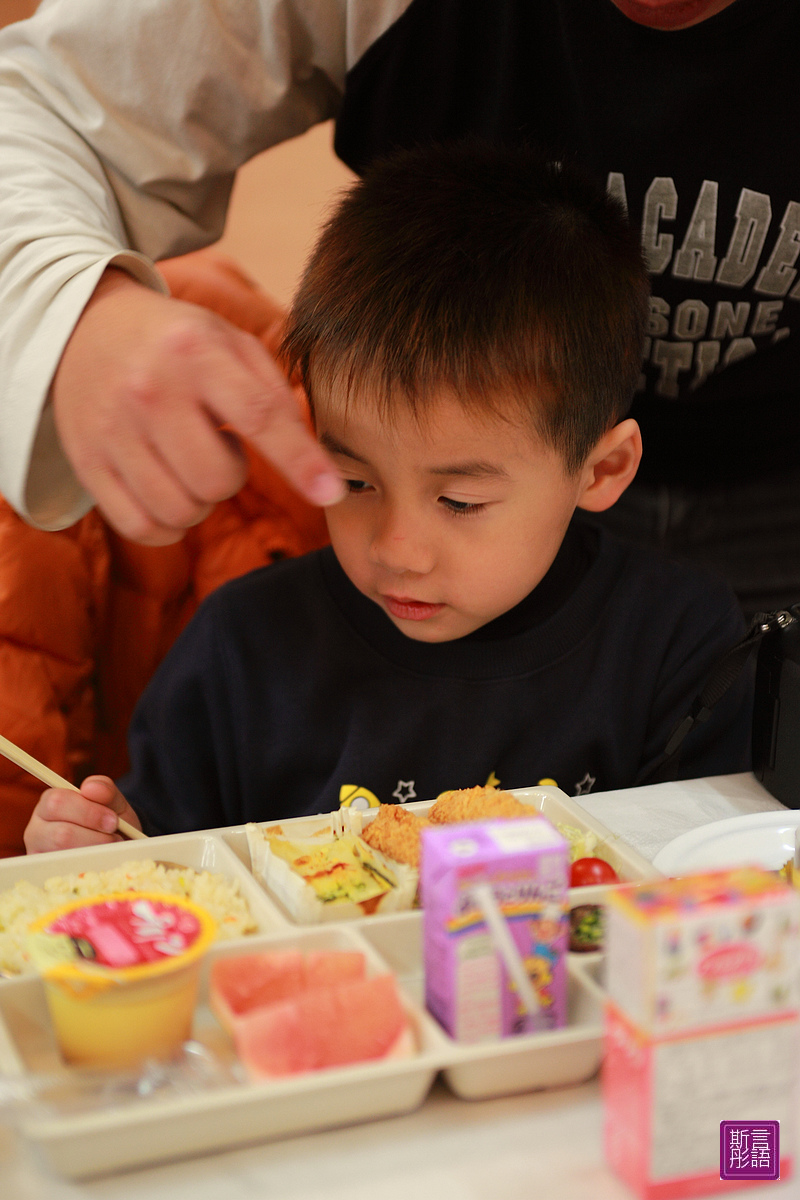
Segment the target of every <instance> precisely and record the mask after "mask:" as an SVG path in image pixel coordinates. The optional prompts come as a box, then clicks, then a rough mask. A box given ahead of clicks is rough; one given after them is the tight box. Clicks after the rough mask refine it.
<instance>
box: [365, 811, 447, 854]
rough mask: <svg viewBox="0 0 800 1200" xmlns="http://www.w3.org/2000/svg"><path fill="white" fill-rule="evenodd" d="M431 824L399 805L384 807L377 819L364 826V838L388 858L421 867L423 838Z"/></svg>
mask: <svg viewBox="0 0 800 1200" xmlns="http://www.w3.org/2000/svg"><path fill="white" fill-rule="evenodd" d="M429 824H430V821H428V820H426V819H425V818H424V817H418V816H417V815H416V813H413V812H409V811H408V809H406V808H401V807H400V806H399V805H397V804H382V805H381V806H380V808H379V809H378V813H377V816H376V817H375V819H374V820H372V821H370V822H369V824H365V825H364V829H363V831H362V834H361V837H362V839H363V841H365V842H366V843H367V845H368V846H371V847H372V849H373V850H379V851H380V852H381V854H385V855H386V857H387V858H393V859H394V860H395V862H402V863H408V865H409V866H411V867H419V848H420V839H419V835H420V831H421V830H422V829H424V828H425V826H426V825H429Z"/></svg>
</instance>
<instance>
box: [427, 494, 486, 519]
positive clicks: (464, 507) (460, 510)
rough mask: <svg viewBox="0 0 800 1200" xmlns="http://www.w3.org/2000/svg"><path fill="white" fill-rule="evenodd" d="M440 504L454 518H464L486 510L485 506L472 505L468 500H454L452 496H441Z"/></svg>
mask: <svg viewBox="0 0 800 1200" xmlns="http://www.w3.org/2000/svg"><path fill="white" fill-rule="evenodd" d="M439 502H440V504H443V505H444V507H445V508H446V509H448V510H449V511H450V512H451V513H452V514H453V515H454V516H459V517H460V516H462V515H466V514H471V513H477V512H480V511H481V509H483V508H485V507H486V505H485V504H471V503H470V502H469V501H468V500H453V499H452V497H451V496H440V497H439Z"/></svg>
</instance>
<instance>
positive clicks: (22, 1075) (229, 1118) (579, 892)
mask: <svg viewBox="0 0 800 1200" xmlns="http://www.w3.org/2000/svg"><path fill="white" fill-rule="evenodd" d="M514 794H515V795H516V796H518V797H519V798H520V799H521V800H523V801H525V802H526V803H529V804H531V806H532V807H533V809H535V810H536V811H538V812H541V813H542V814H543V815H544V816H546V817H547V818H548V819H549V820H551V821H553V822H554V823H555V824H565V825H571V826H575V827H577V828H580V829H582V830H585V831H588V832H591V833H593V834H594V835H596V837H597V839H598V849H599V850H600V851H601V853H602V855H603V857H605V858H607V860H608V861H609V862H610V863H611V864H612V866H614V867H615V869H616V870H617V872H618V873H619V875H620V877H621V878H623V879H626V880H630V881H634V880H638V879H645V878H654V877H659V874H660V873H659V872H657V871H656V870H655V869H654V868H653V867H652V864H650V863H649V862H648V861H647V860H646V859H644V858H642V857H641V855H639V854H638V853H637V852H636V851H635V850H634V849H633V848H632V847H630V846H628V845H626V843H625V842H624V841H622V839H620V838H618V837H617V836H616V835H615V834H613V833H612V832H611V831H610V830H608V829H607V828H606V827H605V826H604V825H602V824H601V823H600V822H598V821H597V820H596V819H595V818H593V817H591V816H590V815H589V814H588V813H586V812H585V811H584V810H583V809H582V808H581V807H580V806H579V805H577V804H576V803H575V802H574V801H572V800H570V799H569V797H567V796H565V795H564V793H562V792H560V791H559V790H558V789H557V788H554V787H536V788H525V789H519V790H517V791H516V792H515V793H514ZM430 803H431V802H419V803H416V804H413V805H409V806H408V807H409V808H411V809H413V810H414V811H417V812H421V813H424V812H425V811H426V810H427V809H428V808H429V807H430ZM364 816H365V819H366V820H369V819H370V814H369V813H365V814H364ZM326 819H327V820H330V818H329V817H328V818H325V817H324V816H323V817H309V818H295V819H293V820H286V821H281V822H279V824H281V825H282V826H283V828H284V829H285V830H286V831H287V833H288V832H289V831H291V834H292V835H293V836H303V835H304V834H306V833H308V832H310V831H313V829H314V828H315V827H317V828H318V827H319V826H320V822H322V823H324V822H325V820H326ZM131 859H135V860H142V859H155V860H161V861H166V862H169V863H180V864H182V865H184V866H187V867H192V868H194V869H195V870H208V871H210V872H213V873H220V874H222V875H224V876H225V877H226V878H227V879H229V880H235V881H236V882H237V883H238V885H239V888H240V891H241V893H242V895H243V896H244V897H245V898H246V900H247V903H248V906H249V908H250V912H251V914H252V916H253V918H254V920H255V922H256V923H257V926H258V931H257V932H256V933H254V934H250V935H248V936H247V937H244V938H243V937H238V938H235V939H233V940H231V941H226V942H218V943H217V944H216V946H215V947H214V949H213V950H212V952H211V958H212V960H213V958H214V957H219V956H226V955H231V954H237V953H245V952H249V951H250V950H253V949H257V948H261V947H267V946H269V947H271V948H285V947H287V946H292V947H295V946H298V947H301V948H308V949H317V948H339V947H341V948H345V947H347V948H353V947H357V948H359V949H362V950H364V952H365V953H366V954H367V957H368V963H369V970H370V972H371V973H372V972H375V971H382V970H385V969H387V968H388V969H390V970H392V971H393V972H394V973H395V975H396V976H397V978H398V982H399V984H400V986H401V990H402V993H403V996H404V1003H405V1004H406V1007H407V1011H408V1012H409V1015H410V1018H411V1021H412V1025H413V1027H414V1029H415V1031H416V1037H417V1043H418V1052H417V1054H416V1055H415V1056H414V1057H413V1058H407V1059H395V1060H391V1061H388V1060H387V1061H382V1062H375V1063H368V1064H358V1065H354V1066H350V1067H344V1068H337V1069H332V1070H326V1071H319V1072H312V1073H309V1074H304V1075H299V1076H294V1077H291V1078H289V1079H286V1080H280V1081H271V1082H262V1083H248V1082H239V1081H237V1082H235V1084H230V1083H225V1084H224V1085H221V1086H215V1087H214V1088H213V1089H212V1090H209V1091H203V1092H198V1093H193V1094H188V1095H169V1096H157V1097H151V1098H149V1099H147V1100H138V1099H137V1100H136V1101H135V1103H126V1104H121V1105H117V1106H114V1105H111V1106H108V1107H104V1108H102V1109H100V1110H92V1111H82V1112H67V1111H63V1110H60V1109H59V1110H58V1111H43V1110H42V1109H31V1110H30V1111H27V1110H26V1112H25V1113H24V1114H22V1115H18V1120H17V1128H18V1130H19V1132H20V1134H21V1136H22V1137H23V1138H25V1139H26V1140H27V1141H29V1142H30V1143H31V1144H33V1145H34V1146H35V1147H36V1148H37V1149H38V1151H39V1152H40V1154H41V1155H42V1156H43V1157H44V1159H45V1161H46V1162H47V1164H48V1165H49V1167H50V1169H51V1170H53V1171H54V1172H55V1173H57V1174H60V1175H63V1176H66V1177H68V1178H82V1177H88V1176H92V1175H98V1174H102V1173H104V1172H108V1171H113V1170H118V1169H121V1168H125V1167H130V1166H133V1165H144V1164H146V1163H151V1162H158V1161H163V1160H165V1159H169V1158H177V1157H185V1156H187V1155H192V1154H195V1153H202V1152H205V1151H208V1150H214V1149H222V1148H224V1147H231V1146H236V1145H241V1144H244V1143H247V1142H250V1141H264V1140H268V1139H273V1138H280V1137H285V1136H289V1135H292V1134H299V1133H305V1132H310V1131H312V1130H317V1129H321V1128H326V1127H333V1126H337V1125H344V1124H351V1123H355V1122H361V1121H367V1120H371V1119H376V1118H382V1117H387V1116H391V1115H396V1114H400V1113H404V1112H408V1111H411V1110H412V1109H413V1108H415V1107H416V1106H418V1105H419V1104H421V1103H422V1102H423V1101H424V1099H425V1096H426V1095H427V1093H428V1091H429V1089H430V1087H431V1085H432V1083H433V1080H434V1078H435V1076H436V1075H437V1073H439V1072H441V1073H442V1074H443V1077H444V1079H445V1081H446V1083H447V1085H448V1086H449V1087H450V1089H451V1090H452V1091H453V1092H454V1093H455V1094H456V1095H457V1096H459V1097H463V1098H465V1099H482V1098H487V1097H493V1096H500V1095H509V1094H513V1093H516V1092H524V1091H529V1090H534V1089H538V1088H548V1087H555V1086H561V1085H564V1084H570V1083H578V1082H581V1081H583V1080H586V1079H588V1078H591V1076H592V1075H593V1074H594V1073H595V1072H596V1070H597V1069H598V1066H599V1064H600V1061H601V1057H602V1008H603V997H604V993H603V991H602V987H601V986H600V983H599V979H600V972H601V969H602V959H601V956H600V955H598V954H591V955H583V956H579V955H574V954H571V955H570V956H569V960H568V970H569V1004H568V1013H569V1019H568V1025H567V1026H566V1028H564V1029H561V1030H555V1031H551V1032H547V1033H540V1034H529V1035H523V1036H520V1037H516V1038H508V1039H505V1040H502V1041H497V1042H487V1043H480V1044H476V1045H464V1044H459V1043H457V1042H455V1041H453V1040H452V1039H451V1038H449V1037H448V1036H447V1035H446V1034H445V1033H444V1031H443V1030H442V1029H441V1028H440V1026H439V1025H438V1024H437V1023H436V1022H435V1021H434V1020H433V1018H432V1017H431V1016H430V1015H429V1014H428V1013H427V1012H426V1010H425V1008H424V980H423V971H422V919H423V918H422V914H421V912H419V911H413V912H403V913H394V914H385V915H382V914H380V913H377V914H374V915H372V916H369V917H364V918H362V919H360V920H358V921H355V922H347V923H345V922H341V923H326V924H321V925H311V926H309V925H304V926H300V925H297V924H296V923H294V922H293V921H292V920H291V919H290V918H289V916H288V914H287V912H286V911H285V909H283V908H282V906H281V905H280V903H279V902H278V901H277V900H276V899H275V898H273V897H270V896H269V894H268V892H267V891H266V890H265V889H264V888H263V887H262V886H261V885H260V884H259V883H258V882H257V881H256V879H255V878H254V877H253V875H252V874H251V871H250V860H249V853H248V849H247V839H246V835H245V832H244V826H235V827H230V828H226V829H218V830H210V831H205V832H202V833H195V834H176V835H172V836H166V837H159V838H152V839H148V840H142V841H136V842H124V843H115V844H113V845H106V846H96V847H91V848H87V849H82V850H74V851H61V852H58V853H51V854H43V855H37V856H34V857H31V858H24V857H22V858H15V859H6V860H0V890H4V889H6V888H8V887H10V886H12V885H13V884H14V883H15V882H16V881H17V880H23V879H24V880H28V881H30V882H32V883H34V884H38V885H41V884H42V883H43V882H44V881H45V880H46V879H49V878H52V877H53V876H64V875H70V874H74V873H78V872H81V871H95V870H97V871H101V870H108V869H111V868H113V867H117V866H119V865H120V864H121V863H123V862H125V861H126V860H131ZM605 891H606V886H605V885H598V886H595V887H584V888H576V889H572V892H571V902H572V904H577V903H581V902H591V901H594V900H600V899H602V896H603V894H604V892H605ZM203 987H204V988H205V984H204V985H203ZM195 1036H196V1037H197V1038H198V1039H199V1040H200V1041H201V1042H206V1044H213V1046H214V1047H215V1048H216V1049H219V1042H220V1038H222V1039H223V1042H224V1041H225V1039H226V1037H227V1035H225V1034H224V1033H223V1032H222V1031H221V1029H220V1028H219V1026H218V1025H217V1022H216V1020H215V1019H214V1018H213V1016H212V1015H211V1013H210V1010H209V1009H208V1006H207V1002H206V999H205V993H203V994H202V996H201V1001H200V1004H199V1006H198V1010H197V1016H196V1026H195ZM229 1053H230V1054H231V1056H232V1053H233V1052H232V1050H230V1049H229ZM42 1071H45V1072H53V1073H54V1074H56V1075H57V1074H58V1072H59V1071H61V1072H62V1074H63V1076H64V1078H65V1079H69V1078H70V1076H69V1073H68V1071H67V1069H66V1068H64V1067H63V1065H61V1063H60V1058H59V1056H58V1052H57V1050H56V1047H55V1043H54V1040H53V1036H52V1032H51V1030H50V1023H49V1018H48V1015H47V1010H46V1006H45V1002H44V993H43V988H42V986H41V984H40V982H39V980H38V979H37V978H35V977H32V976H27V977H17V978H9V979H5V980H3V981H0V1074H6V1075H7V1076H10V1077H13V1076H17V1077H18V1078H19V1079H21V1080H23V1081H25V1080H28V1079H31V1078H32V1076H33V1075H35V1074H37V1073H40V1072H42ZM66 1086H67V1087H68V1086H69V1085H66Z"/></svg>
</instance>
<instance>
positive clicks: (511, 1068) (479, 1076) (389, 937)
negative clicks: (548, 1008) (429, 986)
mask: <svg viewBox="0 0 800 1200" xmlns="http://www.w3.org/2000/svg"><path fill="white" fill-rule="evenodd" d="M359 932H360V933H361V935H362V936H363V937H364V938H365V939H366V940H367V941H368V942H369V943H370V944H371V945H372V946H373V947H374V948H375V950H376V951H377V952H378V953H379V954H380V955H381V957H382V958H383V960H384V961H385V962H386V963H387V964H388V966H389V967H391V969H392V970H393V971H394V972H395V974H396V975H397V976H398V978H399V979H400V980H401V981H402V983H403V987H404V989H405V991H406V992H407V993H408V994H409V995H410V996H412V997H413V998H414V999H415V1000H416V1001H417V1002H418V1003H419V1004H420V1005H423V1004H424V1003H425V980H424V977H423V970H422V913H419V912H416V913H407V914H404V915H402V916H397V917H394V918H389V917H384V918H378V919H376V920H375V921H374V922H373V921H366V922H364V923H363V924H362V925H360V926H359ZM600 957H601V956H600V955H592V956H591V959H590V960H589V959H587V960H583V959H582V957H581V956H578V955H574V954H571V955H570V956H569V958H568V962H567V970H568V984H567V988H568V991H567V1012H568V1019H567V1020H568V1023H567V1025H566V1026H565V1028H563V1029H555V1030H551V1031H549V1032H547V1033H531V1034H523V1035H521V1036H519V1037H509V1038H503V1039H502V1040H500V1041H492V1042H480V1043H477V1044H475V1045H464V1044H462V1043H459V1042H455V1041H453V1040H452V1038H450V1037H448V1035H447V1034H446V1033H445V1032H444V1031H443V1030H442V1029H441V1028H440V1027H439V1026H438V1025H437V1029H438V1030H439V1033H440V1036H441V1037H443V1038H444V1039H445V1042H446V1047H447V1049H446V1062H445V1064H444V1068H443V1073H444V1078H445V1081H446V1083H447V1085H448V1087H449V1088H450V1090H451V1091H453V1092H455V1094H456V1095H457V1096H460V1097H461V1098H462V1099H463V1100H487V1099H490V1098H492V1097H495V1096H510V1095H513V1094H515V1093H518V1092H532V1091H536V1090H537V1089H540V1088H550V1087H560V1086H562V1085H564V1084H568V1083H581V1082H583V1081H584V1080H586V1079H591V1078H592V1076H593V1075H594V1074H595V1072H596V1071H597V1069H598V1068H599V1066H600V1062H601V1060H602V1057H603V1002H604V993H603V990H602V988H601V986H600V984H599V972H600V969H601V963H600Z"/></svg>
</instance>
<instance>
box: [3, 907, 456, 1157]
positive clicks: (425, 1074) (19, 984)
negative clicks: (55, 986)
mask: <svg viewBox="0 0 800 1200" xmlns="http://www.w3.org/2000/svg"><path fill="white" fill-rule="evenodd" d="M287 946H293V947H294V946H297V947H300V948H302V949H308V950H314V949H323V948H324V949H346V950H361V951H362V952H363V953H364V954H365V956H366V959H367V971H368V974H370V975H374V974H377V973H381V972H384V971H386V969H387V966H388V964H387V963H385V962H384V961H383V959H382V958H381V956H380V955H379V954H378V953H377V951H376V950H375V949H374V948H373V947H372V946H371V944H370V943H369V942H367V941H366V940H365V939H363V938H362V937H361V936H360V934H359V932H358V931H357V930H355V929H353V928H348V927H347V926H345V925H337V926H335V927H332V926H325V927H323V926H318V927H315V928H304V929H295V930H292V931H291V932H288V933H286V932H284V933H282V934H272V935H266V936H253V937H249V938H248V939H247V945H246V947H245V946H244V945H243V943H242V941H241V940H240V941H239V942H238V944H235V943H234V942H232V941H231V942H224V943H223V942H218V943H217V944H216V945H215V946H214V947H213V948H212V950H211V951H210V954H209V962H211V961H213V960H214V959H215V958H219V957H223V956H228V955H231V954H236V953H242V952H244V950H245V949H246V950H247V952H251V951H253V950H257V949H261V948H269V949H285V948H286V947H287ZM207 977H208V969H207V966H206V970H205V971H204V976H203V980H202V982H201V990H200V999H199V1003H198V1007H197V1010H196V1014H195V1024H194V1029H193V1036H194V1037H195V1038H196V1039H197V1040H198V1041H200V1042H203V1043H205V1044H206V1045H207V1046H209V1047H211V1048H212V1049H213V1050H214V1051H215V1052H216V1054H217V1055H218V1057H219V1058H220V1059H221V1060H224V1058H225V1057H226V1056H227V1058H228V1059H229V1060H230V1061H231V1062H234V1061H235V1055H234V1052H233V1049H232V1046H231V1043H230V1040H229V1039H228V1037H227V1035H226V1034H225V1033H224V1032H223V1031H222V1029H221V1028H220V1026H219V1025H218V1023H217V1022H216V1020H215V1018H214V1017H213V1015H212V1014H211V1011H210V1009H209V1008H208V1004H207V990H206V989H207ZM400 983H401V995H402V998H403V1003H404V1006H405V1008H406V1012H407V1014H408V1016H409V1019H410V1022H411V1026H412V1029H413V1032H414V1037H415V1041H416V1044H417V1052H416V1053H415V1054H414V1055H412V1056H410V1057H408V1058H394V1059H390V1060H386V1061H383V1062H371V1063H359V1064H355V1065H353V1066H348V1067H337V1068H331V1069H329V1070H324V1071H313V1072H307V1073H305V1074H303V1075H296V1076H293V1077H291V1078H288V1079H282V1080H276V1081H265V1082H257V1083H250V1082H235V1083H230V1084H228V1083H226V1084H224V1085H223V1086H220V1087H216V1088H213V1089H211V1090H207V1091H200V1092H194V1093H190V1094H187V1095H174V1094H173V1095H167V1096H162V1097H149V1098H143V1099H137V1100H135V1101H133V1102H129V1103H126V1104H117V1105H116V1106H114V1105H113V1104H112V1105H110V1106H109V1105H108V1104H106V1105H104V1106H103V1107H99V1108H97V1109H95V1110H92V1111H89V1112H86V1111H83V1112H78V1113H71V1112H68V1111H67V1112H58V1111H56V1112H47V1111H45V1112H42V1111H38V1110H37V1109H36V1108H35V1107H34V1108H32V1109H31V1113H30V1115H26V1112H25V1111H24V1110H22V1111H20V1112H19V1113H18V1114H17V1115H16V1118H15V1123H16V1125H17V1129H18V1132H19V1134H20V1135H21V1137H22V1138H23V1139H24V1140H25V1141H27V1142H29V1143H30V1144H32V1145H33V1146H34V1147H35V1148H36V1149H37V1151H38V1153H39V1155H40V1156H41V1157H42V1158H43V1159H44V1161H45V1163H46V1165H47V1166H48V1167H49V1168H50V1170H51V1171H53V1172H55V1173H56V1174H58V1175H62V1176H65V1177H67V1178H69V1179H82V1178H88V1177H90V1176H93V1175H100V1174H104V1173H106V1172H109V1171H117V1170H120V1169H124V1168H130V1167H135V1166H144V1165H146V1164H148V1163H154V1162H162V1161H165V1160H168V1159H174V1158H182V1157H186V1156H189V1155H193V1154H202V1153H206V1152H208V1151H212V1150H220V1149H223V1148H227V1147H232V1146H237V1145H242V1144H245V1143H248V1142H263V1141H269V1140H273V1139H275V1138H281V1137H286V1136H289V1135H292V1134H298V1133H308V1132H311V1131H312V1130H319V1129H325V1128H333V1127H335V1126H339V1125H349V1124H353V1123H356V1122H362V1121H369V1120H375V1119H379V1118H384V1117H390V1116H397V1115H400V1114H402V1113H407V1112H411V1111H412V1110H413V1109H415V1108H417V1107H418V1106H419V1105H420V1104H421V1103H422V1102H423V1100H424V1099H425V1097H426V1096H427V1094H428V1092H429V1090H430V1088H431V1085H432V1084H433V1081H434V1078H435V1077H436V1074H437V1071H438V1070H439V1068H440V1067H442V1066H443V1065H444V1064H445V1063H446V1062H447V1060H448V1054H449V1046H448V1044H447V1039H446V1038H445V1037H444V1035H443V1033H442V1032H441V1030H440V1029H439V1026H438V1025H437V1024H436V1022H435V1021H434V1020H433V1019H432V1018H431V1017H430V1016H429V1015H428V1014H427V1013H426V1012H425V1010H424V1009H423V1008H422V1007H421V1006H420V1005H418V1004H417V1003H415V1001H414V1000H413V999H412V998H411V997H410V996H409V995H408V993H407V992H406V991H405V989H403V988H402V979H401V980H400ZM33 1072H35V1073H44V1074H46V1075H48V1076H49V1075H50V1074H51V1073H52V1074H53V1075H54V1076H55V1077H56V1078H58V1075H59V1073H61V1075H63V1077H64V1079H65V1081H67V1083H66V1086H67V1087H68V1086H69V1084H68V1080H69V1069H68V1068H66V1067H65V1066H64V1065H63V1064H62V1062H61V1059H60V1056H59V1053H58V1050H57V1047H56V1045H55V1041H54V1038H53V1034H52V1029H51V1026H50V1021H49V1017H48V1013H47V1006H46V1002H45V998H44V989H43V987H42V984H41V982H40V980H39V979H38V978H36V977H34V976H26V977H24V978H19V979H16V980H12V981H10V982H8V983H7V984H6V986H5V987H4V988H3V989H2V991H0V1076H2V1075H5V1076H6V1077H7V1078H8V1077H17V1079H19V1078H20V1077H22V1080H23V1082H24V1079H25V1077H26V1076H29V1075H30V1073H33Z"/></svg>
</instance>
